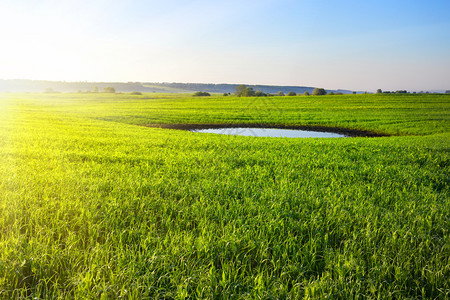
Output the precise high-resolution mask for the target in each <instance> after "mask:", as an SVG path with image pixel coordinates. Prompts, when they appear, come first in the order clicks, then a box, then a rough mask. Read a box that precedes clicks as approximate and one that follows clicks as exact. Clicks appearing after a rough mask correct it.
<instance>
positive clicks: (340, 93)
mask: <svg viewBox="0 0 450 300" xmlns="http://www.w3.org/2000/svg"><path fill="white" fill-rule="evenodd" d="M336 95H344V93H342V92H339V93H336Z"/></svg>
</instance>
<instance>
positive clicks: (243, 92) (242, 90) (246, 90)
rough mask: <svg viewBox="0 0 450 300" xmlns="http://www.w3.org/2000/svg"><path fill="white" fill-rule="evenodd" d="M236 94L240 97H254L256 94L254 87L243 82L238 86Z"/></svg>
mask: <svg viewBox="0 0 450 300" xmlns="http://www.w3.org/2000/svg"><path fill="white" fill-rule="evenodd" d="M235 95H236V96H238V97H252V96H255V91H254V90H253V88H251V87H247V86H245V85H243V84H241V85H239V86H237V87H236V92H235Z"/></svg>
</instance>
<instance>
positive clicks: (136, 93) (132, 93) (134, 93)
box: [130, 92, 142, 95]
mask: <svg viewBox="0 0 450 300" xmlns="http://www.w3.org/2000/svg"><path fill="white" fill-rule="evenodd" d="M130 95H142V93H141V92H131V93H130Z"/></svg>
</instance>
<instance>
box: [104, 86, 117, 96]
mask: <svg viewBox="0 0 450 300" xmlns="http://www.w3.org/2000/svg"><path fill="white" fill-rule="evenodd" d="M115 92H116V89H115V88H113V87H112V86H108V87H105V88H103V93H113V94H114V93H115Z"/></svg>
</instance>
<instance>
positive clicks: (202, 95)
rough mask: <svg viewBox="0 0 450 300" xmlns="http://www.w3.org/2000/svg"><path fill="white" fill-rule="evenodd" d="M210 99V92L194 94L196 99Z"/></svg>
mask: <svg viewBox="0 0 450 300" xmlns="http://www.w3.org/2000/svg"><path fill="white" fill-rule="evenodd" d="M205 96H206V97H208V96H211V94H210V93H208V92H196V93H194V97H205Z"/></svg>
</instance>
